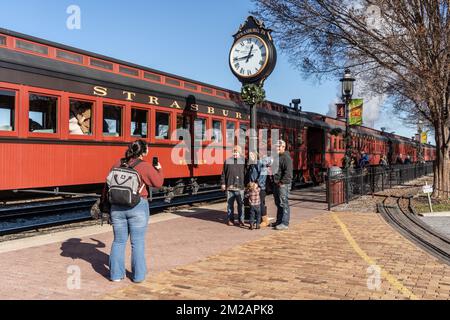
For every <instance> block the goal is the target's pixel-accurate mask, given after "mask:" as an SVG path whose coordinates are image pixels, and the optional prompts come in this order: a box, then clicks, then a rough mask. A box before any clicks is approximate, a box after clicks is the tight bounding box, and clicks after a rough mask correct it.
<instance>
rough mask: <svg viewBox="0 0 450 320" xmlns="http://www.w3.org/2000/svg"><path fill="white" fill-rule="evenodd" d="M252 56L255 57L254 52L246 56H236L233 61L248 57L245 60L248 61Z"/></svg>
mask: <svg viewBox="0 0 450 320" xmlns="http://www.w3.org/2000/svg"><path fill="white" fill-rule="evenodd" d="M251 57H253V54H250V55H248V56H244V57H239V58H234V59H233V61H238V60H243V59H247V61H245V62H248V59H250V58H251Z"/></svg>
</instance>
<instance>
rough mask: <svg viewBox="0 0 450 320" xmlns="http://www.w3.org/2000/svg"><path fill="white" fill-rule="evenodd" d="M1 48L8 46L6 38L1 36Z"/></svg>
mask: <svg viewBox="0 0 450 320" xmlns="http://www.w3.org/2000/svg"><path fill="white" fill-rule="evenodd" d="M0 46H6V37H5V36H0Z"/></svg>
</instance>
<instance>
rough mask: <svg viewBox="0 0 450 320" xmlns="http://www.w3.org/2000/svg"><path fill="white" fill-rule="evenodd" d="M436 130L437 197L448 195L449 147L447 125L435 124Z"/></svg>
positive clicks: (435, 166) (447, 197) (435, 170)
mask: <svg viewBox="0 0 450 320" xmlns="http://www.w3.org/2000/svg"><path fill="white" fill-rule="evenodd" d="M434 128H435V132H436V160H435V162H434V193H433V196H434V197H435V198H439V199H449V197H450V155H449V151H450V148H449V146H448V143H447V140H448V138H449V134H450V128H449V127H448V126H442V125H441V124H438V125H435V126H434Z"/></svg>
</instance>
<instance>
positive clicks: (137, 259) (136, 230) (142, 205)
mask: <svg viewBox="0 0 450 320" xmlns="http://www.w3.org/2000/svg"><path fill="white" fill-rule="evenodd" d="M149 214H150V211H149V207H148V201H147V200H146V199H143V198H142V199H141V201H140V202H139V203H138V204H137V205H136V206H135V207H134V208H131V209H130V208H126V207H120V206H115V205H113V206H112V207H111V221H112V226H113V231H114V241H113V244H112V246H111V254H110V257H109V271H110V277H111V280H118V279H123V278H125V247H126V244H127V241H128V235H130V239H131V272H132V280H133V281H134V282H141V281H144V279H145V275H146V274H147V264H146V261H145V234H146V231H147V225H148V219H149Z"/></svg>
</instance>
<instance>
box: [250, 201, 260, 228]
mask: <svg viewBox="0 0 450 320" xmlns="http://www.w3.org/2000/svg"><path fill="white" fill-rule="evenodd" d="M255 218H256V226H259V225H260V223H261V206H260V205H257V206H250V219H249V220H250V221H249V222H250V225H253V224H254V223H255Z"/></svg>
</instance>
